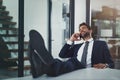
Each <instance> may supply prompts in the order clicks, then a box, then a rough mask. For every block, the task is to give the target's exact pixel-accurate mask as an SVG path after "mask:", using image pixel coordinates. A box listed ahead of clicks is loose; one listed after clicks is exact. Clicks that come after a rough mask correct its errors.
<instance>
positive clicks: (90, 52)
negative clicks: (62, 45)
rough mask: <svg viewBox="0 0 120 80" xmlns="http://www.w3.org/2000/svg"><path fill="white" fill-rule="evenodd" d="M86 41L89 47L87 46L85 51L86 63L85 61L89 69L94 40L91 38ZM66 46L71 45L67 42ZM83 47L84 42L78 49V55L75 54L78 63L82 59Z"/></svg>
mask: <svg viewBox="0 0 120 80" xmlns="http://www.w3.org/2000/svg"><path fill="white" fill-rule="evenodd" d="M88 41H89V45H88V51H87V52H88V53H87V60H86V61H87V67H91V56H92V50H93V43H94V40H93V38H91V39H89V40H88ZM67 44H69V45H71V44H72V42H70V41H67ZM84 46H85V42H84V43H83V44H82V46H81V47H80V48H79V50H78V53H77V59H78V61H80V62H81V58H82V53H83V49H84Z"/></svg>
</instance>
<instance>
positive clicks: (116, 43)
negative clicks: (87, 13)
mask: <svg viewBox="0 0 120 80" xmlns="http://www.w3.org/2000/svg"><path fill="white" fill-rule="evenodd" d="M91 26H92V28H93V29H94V31H93V32H94V34H95V38H98V39H102V40H105V41H106V42H107V43H108V47H109V49H110V52H111V55H112V57H113V59H114V60H115V68H120V2H119V0H91Z"/></svg>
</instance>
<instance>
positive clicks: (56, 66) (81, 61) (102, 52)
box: [29, 23, 114, 78]
mask: <svg viewBox="0 0 120 80" xmlns="http://www.w3.org/2000/svg"><path fill="white" fill-rule="evenodd" d="M81 39H83V40H84V42H83V43H81V44H74V41H78V40H81ZM86 45H87V47H86V49H85V50H84V48H85V46H86ZM87 48H88V49H87ZM29 49H30V50H29V51H30V52H29V56H30V63H31V67H32V75H33V77H34V78H36V77H39V76H41V75H42V74H47V75H48V76H58V75H60V74H63V73H67V72H71V71H74V70H77V69H82V68H87V67H94V68H100V69H103V68H107V67H109V68H113V67H114V63H113V61H112V58H111V55H110V53H109V49H108V47H107V44H106V43H105V42H104V41H99V40H93V38H92V30H91V28H90V26H88V25H87V24H86V23H81V24H80V26H79V33H74V34H73V35H72V36H71V38H70V39H69V40H68V41H67V43H66V44H65V45H64V46H63V48H62V49H61V51H60V53H59V56H60V57H61V58H69V59H68V60H67V61H64V62H63V61H61V60H59V59H54V58H53V57H52V55H51V54H50V53H49V52H48V51H47V50H46V48H45V45H44V40H43V38H42V36H41V35H40V34H39V33H38V32H36V31H35V30H31V31H30V45H29ZM84 53H85V55H86V57H83V54H84Z"/></svg>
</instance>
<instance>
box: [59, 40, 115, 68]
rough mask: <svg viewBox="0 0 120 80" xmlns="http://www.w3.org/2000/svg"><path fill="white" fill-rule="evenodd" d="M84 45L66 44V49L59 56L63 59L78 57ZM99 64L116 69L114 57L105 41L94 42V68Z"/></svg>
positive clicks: (92, 62) (92, 61)
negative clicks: (105, 64)
mask: <svg viewBox="0 0 120 80" xmlns="http://www.w3.org/2000/svg"><path fill="white" fill-rule="evenodd" d="M82 44H83V43H82ZM82 44H76V45H68V44H65V45H64V47H63V48H62V49H61V51H60V53H59V56H60V57H61V58H70V57H77V52H78V50H79V48H80V47H81V45H82ZM97 63H107V64H108V65H109V68H114V63H113V61H112V57H111V55H110V52H109V49H108V46H107V44H106V42H105V41H100V40H94V43H93V50H92V57H91V64H92V66H93V65H94V64H97Z"/></svg>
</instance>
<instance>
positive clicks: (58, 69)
mask: <svg viewBox="0 0 120 80" xmlns="http://www.w3.org/2000/svg"><path fill="white" fill-rule="evenodd" d="M29 37H30V41H29V53H28V54H29V58H30V59H29V60H30V63H31V70H32V71H31V72H32V75H33V77H34V78H36V77H39V76H41V75H43V74H47V75H49V76H58V75H60V74H63V73H67V72H71V71H73V70H76V69H80V68H81V67H80V66H81V64H80V63H79V62H78V61H77V59H76V58H71V59H69V60H68V61H65V62H62V61H60V60H58V59H53V57H52V55H51V54H50V53H49V52H48V51H47V49H46V47H45V44H44V40H43V38H42V36H41V35H40V34H39V33H38V32H37V31H35V30H31V31H30V33H29Z"/></svg>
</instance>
